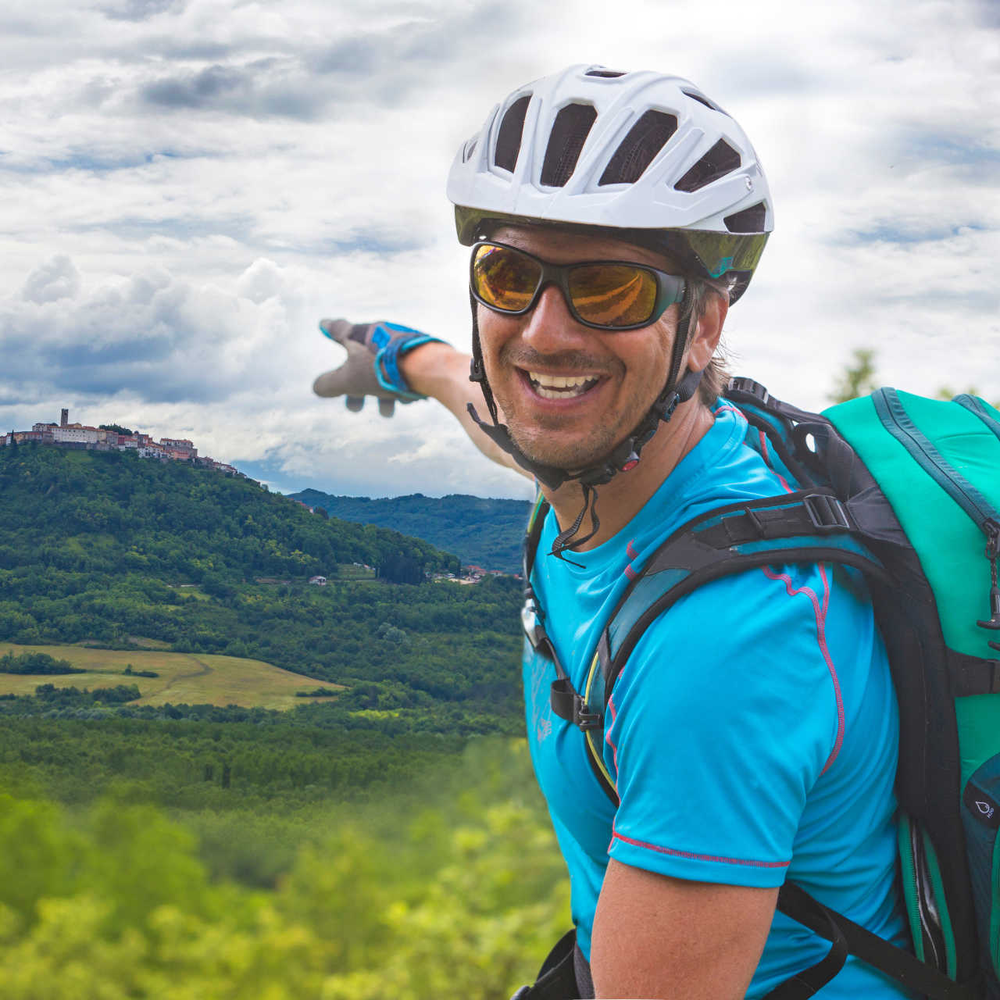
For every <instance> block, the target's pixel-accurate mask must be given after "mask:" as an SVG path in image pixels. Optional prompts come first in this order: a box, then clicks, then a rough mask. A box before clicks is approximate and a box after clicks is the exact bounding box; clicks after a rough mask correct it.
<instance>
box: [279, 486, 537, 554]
mask: <svg viewBox="0 0 1000 1000" xmlns="http://www.w3.org/2000/svg"><path fill="white" fill-rule="evenodd" d="M289 496H290V497H291V498H292V499H293V500H299V501H301V502H302V503H304V504H306V505H307V506H309V507H322V508H323V509H324V510H325V511H326V512H327V513H328V514H329V515H330V516H331V517H337V518H340V519H341V520H343V521H359V522H361V523H362V524H373V525H377V526H378V527H381V528H392V529H393V530H394V531H401V532H403V533H404V534H406V535H411V536H413V537H415V538H422V539H423V540H424V541H426V542H430V544H431V545H433V546H435V547H436V548H441V549H444V550H445V551H447V552H453V553H455V555H457V556H458V557H459V559H461V560H462V563H463V564H464V565H466V566H468V565H475V566H482V567H483V569H498V570H503V571H504V572H506V573H518V572H520V569H521V538H522V536H523V535H524V528H525V525H526V524H527V522H528V514H529V513H530V511H531V503H530V502H529V501H527V500H500V499H488V498H484V497H474V496H468V495H466V494H463V493H452V494H449V495H448V496H444V497H440V498H436V497H427V496H424V495H423V494H422V493H412V494H410V495H408V496H403V497H385V498H380V499H375V500H373V499H371V498H370V497H345V496H334V495H333V494H330V493H322V492H321V491H320V490H311V489H310V490H302V491H301V492H299V493H291V494H289Z"/></svg>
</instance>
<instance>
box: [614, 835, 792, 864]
mask: <svg viewBox="0 0 1000 1000" xmlns="http://www.w3.org/2000/svg"><path fill="white" fill-rule="evenodd" d="M611 840H612V841H615V840H620V841H622V842H623V843H625V844H631V845H632V846H633V847H644V848H646V849H647V850H649V851H656V852H657V853H659V854H669V855H670V856H671V857H675V858H689V859H690V860H692V861H716V862H718V863H719V864H723V865H746V866H747V867H750V868H787V867H788V866H789V865H790V864H791V861H753V860H751V859H748V858H720V857H716V856H714V855H712V854H695V853H694V852H693V851H676V850H674V849H673V848H672V847H660V846H659V845H658V844H647V843H646V842H645V841H642V840H633V839H632V838H631V837H626V836H625V834H623V833H619V832H618V831H617V830H615V831H614V832H613V833H612V835H611Z"/></svg>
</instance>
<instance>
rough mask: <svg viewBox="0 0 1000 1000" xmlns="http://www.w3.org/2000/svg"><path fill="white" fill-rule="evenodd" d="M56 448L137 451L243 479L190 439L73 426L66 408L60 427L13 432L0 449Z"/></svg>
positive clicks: (2, 439) (111, 427)
mask: <svg viewBox="0 0 1000 1000" xmlns="http://www.w3.org/2000/svg"><path fill="white" fill-rule="evenodd" d="M32 441H34V442H37V443H38V444H44V445H54V446H56V447H60V448H77V449H80V450H86V451H134V452H135V453H136V454H137V455H138V456H139V458H158V459H160V460H161V461H164V462H167V461H178V462H193V463H194V464H195V465H199V466H202V467H203V468H206V469H215V470H217V471H218V472H223V473H225V474H226V475H228V476H241V475H243V473H241V472H240V471H239V470H238V469H236V468H235V467H234V466H232V465H227V464H226V463H225V462H216V461H215V459H214V458H208V457H207V456H205V455H202V456H199V455H198V449H197V448H195V446H194V444H193V443H192V442H191V441H188V440H187V439H186V438H160V440H159V441H154V440H153V439H152V437H150V435H148V434H140V433H139V432H137V431H131V430H128V429H127V428H124V427H118V426H117V425H115V424H103V425H102V426H100V427H88V426H86V425H85V424H71V423H70V422H69V410H66V409H64V410H63V411H62V415H61V417H60V420H59V423H58V424H45V423H37V424H33V425H32V428H31V430H30V431H10V432H9V433H7V434H4V435H3V436H2V437H0V446H7V447H9V446H11V445H20V444H28V443H30V442H32Z"/></svg>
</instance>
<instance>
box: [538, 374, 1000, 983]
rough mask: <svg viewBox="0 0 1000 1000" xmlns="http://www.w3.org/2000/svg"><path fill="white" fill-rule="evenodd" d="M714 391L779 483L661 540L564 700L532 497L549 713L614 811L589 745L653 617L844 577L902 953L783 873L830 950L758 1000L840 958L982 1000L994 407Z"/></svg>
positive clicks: (793, 913) (996, 963) (993, 717)
mask: <svg viewBox="0 0 1000 1000" xmlns="http://www.w3.org/2000/svg"><path fill="white" fill-rule="evenodd" d="M725 397H726V399H728V400H729V401H731V402H733V403H735V404H736V405H737V406H738V407H739V408H740V410H741V411H742V412H743V414H744V416H745V417H746V418H747V421H748V422H749V425H750V434H748V438H747V443H748V444H751V445H753V446H754V447H755V448H756V449H757V450H758V451H759V452H760V453H761V455H762V456H763V457H764V459H765V460H766V461H767V462H768V464H769V465H770V466H771V467H772V468H773V469H774V471H775V472H777V473H778V474H779V475H780V476H781V477H783V478H784V479H785V481H786V482H787V483H788V484H789V485H790V488H791V487H795V489H794V491H793V492H791V493H787V494H783V495H781V496H777V497H773V498H769V499H766V500H756V501H750V502H745V503H740V504H733V505H730V506H727V507H722V508H719V509H717V510H715V511H712V512H710V513H708V514H705V515H702V516H700V517H697V518H695V519H694V520H692V521H689V522H688V523H687V524H685V525H684V526H683V527H681V528H680V529H678V530H677V531H676V532H674V534H673V535H671V537H670V538H668V539H667V540H666V541H665V542H664V543H663V544H662V545H661V546H660V548H659V549H658V550H657V551H656V552H655V553H654V554H653V555H652V556H651V557H650V559H649V560H648V562H647V564H646V566H645V568H644V569H643V570H642V571H641V572H640V573H639V574H638V576H637V577H636V578H635V579H633V580H632V581H631V582H630V584H629V586H628V589H627V590H626V591H625V593H624V595H623V596H622V598H621V600H620V601H619V603H618V605H617V607H616V609H615V611H614V612H613V614H612V615H611V618H610V620H609V621H608V622H607V623H606V625H605V628H604V630H603V632H602V634H601V639H600V641H599V643H598V648H597V650H596V651H595V653H594V657H593V661H592V664H591V667H590V672H589V677H588V680H587V683H586V685H585V688H584V691H583V692H582V693H579V692H577V691H576V690H575V689H574V688H573V686H572V684H571V683H570V681H569V678H568V677H567V675H566V673H565V671H564V670H563V668H562V666H561V665H560V664H559V661H558V657H557V656H556V655H555V650H554V648H553V647H552V644H551V642H550V641H549V639H548V636H547V635H546V634H545V630H544V625H543V622H544V614H543V612H542V609H541V608H540V607H539V605H538V602H537V598H536V596H535V594H534V592H533V591H532V588H531V584H530V572H531V566H532V564H533V560H534V556H535V551H536V549H537V546H538V539H539V536H540V534H541V526H542V522H543V520H544V512H545V510H546V505H545V504H544V501H542V500H541V499H540V500H539V502H538V503H537V504H536V507H535V510H534V512H533V514H532V518H531V522H530V523H529V529H528V535H527V538H526V542H525V566H524V580H525V608H524V612H523V615H522V617H523V620H524V625H525V632H526V634H527V637H528V639H529V640H530V642H531V644H532V646H533V647H534V648H535V649H536V650H537V651H539V652H541V653H542V654H544V655H546V656H548V657H550V658H551V659H552V660H553V662H554V665H555V670H556V675H557V680H556V681H555V682H554V683H553V685H552V692H551V702H552V707H553V710H554V711H555V712H556V714H557V715H559V716H560V717H562V718H564V719H568V720H570V721H572V722H573V723H575V724H576V725H577V726H578V727H579V728H580V729H581V731H582V732H583V735H584V738H585V741H586V744H587V748H588V757H589V759H590V763H591V766H592V767H593V768H594V771H595V774H596V775H597V777H598V780H599V781H600V782H601V784H602V786H603V787H604V789H605V791H606V792H607V794H608V795H609V796H610V797H611V799H612V800H613V801H614V802H615V803H616V804H617V795H616V793H615V790H614V784H613V782H612V779H611V776H610V775H609V774H608V773H607V771H606V770H605V767H604V763H603V758H602V755H601V741H602V739H603V728H604V715H605V709H606V706H607V703H608V699H609V698H610V695H611V690H612V687H613V685H614V682H615V679H616V678H617V676H618V674H619V672H620V671H621V669H622V667H623V666H624V664H625V661H626V660H627V659H628V656H629V654H630V652H631V651H632V650H633V649H634V647H635V645H636V642H637V641H638V640H639V638H640V637H641V636H642V634H643V632H644V631H645V629H646V628H647V627H648V625H649V624H650V622H652V621H653V619H655V618H656V617H657V616H658V615H660V614H662V613H663V612H664V611H666V610H667V609H668V608H669V607H670V606H671V605H672V604H673V603H674V602H675V601H677V600H678V599H679V598H680V597H682V596H684V594H687V593H689V592H690V591H691V590H693V589H694V588H696V587H698V586H700V585H701V584H703V583H706V582H707V581H709V580H713V579H716V578H718V577H720V576H723V575H726V574H729V573H735V572H740V571H742V570H744V569H747V568H749V567H752V566H761V565H767V564H770V563H779V562H780V563H785V562H795V561H809V562H816V561H829V562H837V563H841V564H843V565H847V566H851V567H854V568H856V569H860V570H862V571H863V572H864V573H865V576H866V578H867V581H868V585H869V588H870V591H871V593H872V599H873V603H874V607H875V614H876V619H877V621H878V624H879V627H880V630H881V632H882V635H883V638H884V639H885V643H886V648H887V650H888V653H889V662H890V665H891V669H892V674H893V681H894V684H895V688H896V694H897V698H898V701H899V710H900V750H899V769H898V772H897V779H896V787H897V796H898V799H899V806H900V824H899V857H900V871H901V879H902V892H903V898H904V900H905V905H906V911H907V914H908V917H909V924H910V931H911V935H912V941H913V952H914V954H913V955H911V954H909V953H906V952H903V951H900V950H899V949H898V948H895V947H893V946H892V945H890V944H888V943H887V942H886V941H884V940H883V939H881V938H879V937H877V936H876V935H874V934H872V933H870V932H869V931H867V930H865V929H864V928H862V927H860V926H858V925H856V924H854V923H853V922H852V921H850V920H848V919H847V918H846V917H844V916H842V915H840V914H837V913H834V912H832V911H830V910H828V909H827V908H826V907H824V906H823V905H822V904H821V903H819V902H818V901H817V900H815V899H813V898H812V897H811V896H809V895H808V894H807V893H806V892H805V891H804V890H802V889H800V888H799V887H798V886H796V885H794V884H793V883H786V884H785V885H784V886H783V887H782V889H781V891H780V893H779V897H778V908H779V909H780V910H781V911H782V912H783V913H785V914H787V915H788V916H790V917H792V918H793V919H795V920H798V921H799V922H801V923H803V924H805V925H806V926H807V927H809V928H810V929H811V930H813V931H815V932H816V933H818V934H820V935H821V936H823V937H824V938H825V939H826V940H828V941H830V942H831V948H830V950H829V952H828V954H827V955H826V956H825V957H824V959H823V960H822V961H820V962H819V963H817V965H815V966H813V967H812V968H810V969H807V970H805V971H803V972H802V973H799V974H798V975H796V976H795V977H794V978H793V979H790V980H788V981H787V982H785V983H783V984H781V985H780V986H779V987H777V988H776V989H774V990H772V991H771V993H769V994H768V1000H799V998H806V997H811V996H813V994H815V993H816V992H817V991H818V990H819V989H821V988H822V986H823V985H824V984H825V983H827V982H829V981H830V979H832V978H833V976H835V975H836V974H837V972H838V971H840V969H841V968H842V967H843V964H844V962H845V961H846V958H847V955H848V954H852V955H856V956H857V957H858V958H860V959H862V960H863V961H865V962H867V963H869V964H870V965H873V966H875V967H876V968H878V969H881V970H882V971H883V972H885V973H887V974H888V975H890V976H892V977H893V978H895V979H897V980H898V981H900V982H901V983H903V984H904V985H906V986H908V987H909V988H911V989H913V990H914V991H915V992H917V993H919V994H923V995H925V996H927V997H931V998H934V1000H959V998H960V1000H983V998H985V1000H1000V838H998V829H1000V588H998V584H997V564H998V559H1000V413H998V411H997V410H995V409H994V408H993V407H991V406H989V405H988V404H986V403H984V402H983V401H982V400H981V399H978V398H976V397H973V396H968V395H963V396H958V397H956V399H955V400H954V401H952V402H944V401H940V400H932V399H926V398H923V397H920V396H914V395H910V394H908V393H904V392H897V391H896V390H895V389H880V390H878V391H877V392H875V393H873V394H872V395H871V396H868V397H865V398H862V399H855V400H851V401H850V402H847V403H842V404H839V405H837V406H834V407H831V408H830V409H828V410H826V411H825V412H824V413H823V414H814V413H807V412H804V411H802V410H798V409H796V408H795V407H792V406H789V405H788V404H786V403H782V402H779V401H778V400H776V399H773V398H772V397H771V396H770V395H769V394H768V392H767V391H766V390H765V389H764V388H763V386H760V385H759V384H757V383H756V382H753V381H751V380H750V379H743V378H736V379H732V380H731V381H730V383H729V386H728V388H727V390H726V392H725ZM914 955H915V957H914ZM540 985H541V982H539V983H536V987H538V986H540ZM529 995H531V994H529Z"/></svg>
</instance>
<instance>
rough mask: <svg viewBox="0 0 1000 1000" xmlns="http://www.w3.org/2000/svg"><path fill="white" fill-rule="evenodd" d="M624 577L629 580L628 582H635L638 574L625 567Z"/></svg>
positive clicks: (629, 567)
mask: <svg viewBox="0 0 1000 1000" xmlns="http://www.w3.org/2000/svg"><path fill="white" fill-rule="evenodd" d="M625 575H626V576H627V577H628V578H629V580H635V579H636V578H637V577H638V576H639V574H638V573H636V571H635V570H634V569H632V567H631V566H626V567H625Z"/></svg>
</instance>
